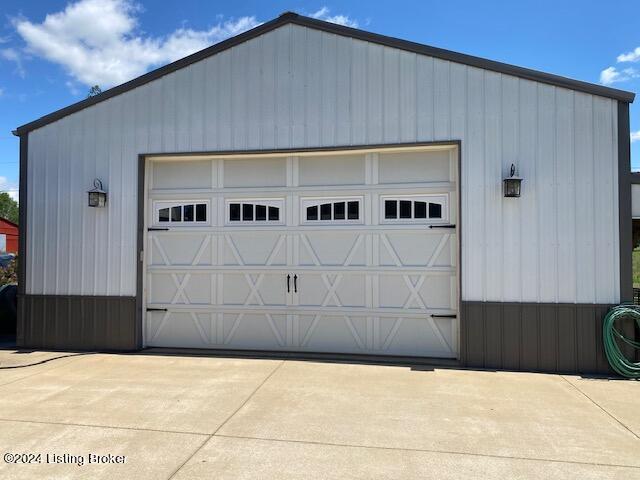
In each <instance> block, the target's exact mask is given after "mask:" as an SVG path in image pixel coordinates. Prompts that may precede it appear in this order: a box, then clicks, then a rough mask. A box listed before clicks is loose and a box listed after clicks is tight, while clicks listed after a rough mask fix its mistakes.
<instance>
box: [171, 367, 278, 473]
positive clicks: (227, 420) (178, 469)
mask: <svg viewBox="0 0 640 480" xmlns="http://www.w3.org/2000/svg"><path fill="white" fill-rule="evenodd" d="M285 361H286V360H282V361H281V362H280V363H279V364H278V365H277V366H276V367H275V368H274V369H273V370H271V372H270V373H269V375H267V376H266V377H265V378H264V380H262V382H260V384H259V385H258V386H257V387H256V388H255V389H254V390H253V391H252V392H251V393H250V394H249V396H248V397H247V398H246V399H245V400H244V402H242V403H241V404H240V406H239V407H238V408H236V409H235V410H234V411H233V412H232V413H231V414H230V415H229V416H228V417H227V418H226V419H225V420H224V422H222V423H221V424H220V425H219V426H218V428H216V430H215V431H214V432H213V433H212V434H210V435H208V436H207V438H205V439H204V441H203V442H202V444H201V445H200V446H199V447H198V448H196V449H195V451H194V452H193V453H192V454H191V455H190V456H189V457H188V458H187V459H186V460H185V461H184V462H182V463H181V464H180V465H179V466H178V468H176V469H175V470H174V471H173V473H172V474H171V475H169V477H168V478H167V480H171V479H172V478H173V477H175V476H176V474H177V473H178V472H179V471H180V470H182V467H184V466H185V465H186V464H187V463H189V460H191V459H192V458H193V457H195V455H196V454H197V453H198V452H199V451H200V450H202V447H204V446H205V445H206V444H207V442H208V441H209V440H211V439H212V438H213V437H214V436H216V434H217V433H218V432H219V431H220V429H221V428H222V427H224V426H225V425H226V424H227V422H229V420H231V419H232V418H233V417H234V416H235V415H236V413H238V412H239V411H240V410H242V407H244V406H245V405H246V404H247V403H248V402H249V400H251V399H252V398H253V396H254V395H255V394H256V392H257V391H258V390H260V388H262V386H263V385H264V384H265V383H267V381H268V380H269V379H270V378H271V377H272V376H273V374H274V373H276V372H277V371H278V370H279V369H280V367H282V365H284V363H285Z"/></svg>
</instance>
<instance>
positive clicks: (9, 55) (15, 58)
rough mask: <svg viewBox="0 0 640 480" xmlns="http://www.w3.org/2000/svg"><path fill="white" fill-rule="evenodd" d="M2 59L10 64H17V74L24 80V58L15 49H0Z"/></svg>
mask: <svg viewBox="0 0 640 480" xmlns="http://www.w3.org/2000/svg"><path fill="white" fill-rule="evenodd" d="M0 57H1V58H3V59H4V60H7V61H9V62H13V63H15V64H16V70H15V71H16V73H17V74H18V75H20V76H21V77H22V78H24V77H25V71H24V67H23V66H22V57H21V56H20V53H18V51H17V50H16V49H15V48H2V49H0Z"/></svg>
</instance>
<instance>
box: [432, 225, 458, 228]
mask: <svg viewBox="0 0 640 480" xmlns="http://www.w3.org/2000/svg"><path fill="white" fill-rule="evenodd" d="M429 228H456V226H455V225H429Z"/></svg>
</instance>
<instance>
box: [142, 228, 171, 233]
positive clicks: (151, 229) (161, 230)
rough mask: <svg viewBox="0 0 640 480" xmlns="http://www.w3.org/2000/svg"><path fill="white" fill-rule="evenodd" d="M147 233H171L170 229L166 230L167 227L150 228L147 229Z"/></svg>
mask: <svg viewBox="0 0 640 480" xmlns="http://www.w3.org/2000/svg"><path fill="white" fill-rule="evenodd" d="M147 231H149V232H167V231H169V229H168V228H165V227H149V228H147Z"/></svg>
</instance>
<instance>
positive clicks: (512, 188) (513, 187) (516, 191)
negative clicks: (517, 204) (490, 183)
mask: <svg viewBox="0 0 640 480" xmlns="http://www.w3.org/2000/svg"><path fill="white" fill-rule="evenodd" d="M510 173H511V175H510V176H509V177H508V178H505V179H504V180H503V181H502V182H503V184H504V196H505V197H519V196H520V188H521V186H522V178H520V177H516V167H515V165H514V164H513V163H512V164H511V172H510Z"/></svg>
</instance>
